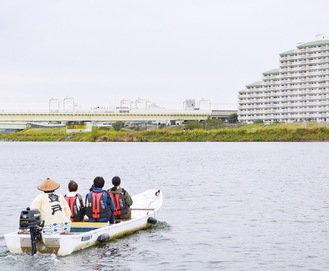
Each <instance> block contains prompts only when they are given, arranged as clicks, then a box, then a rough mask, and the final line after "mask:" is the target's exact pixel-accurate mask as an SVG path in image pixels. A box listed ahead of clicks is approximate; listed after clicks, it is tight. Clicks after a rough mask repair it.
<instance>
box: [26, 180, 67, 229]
mask: <svg viewBox="0 0 329 271" xmlns="http://www.w3.org/2000/svg"><path fill="white" fill-rule="evenodd" d="M59 187H60V184H58V183H56V182H55V181H53V180H51V179H49V178H47V179H46V180H44V181H43V182H42V183H41V184H40V185H39V186H38V189H39V190H40V191H43V192H44V193H42V194H39V195H38V196H36V197H35V199H34V200H33V201H32V203H31V205H30V209H31V210H33V209H36V210H39V212H40V220H41V221H44V222H45V223H44V226H43V228H42V233H43V234H46V235H49V234H61V233H64V232H69V231H70V224H71V221H70V216H71V210H70V207H69V205H68V204H67V201H66V200H65V198H64V197H63V196H62V195H59V194H57V193H55V190H57V189H58V188H59Z"/></svg>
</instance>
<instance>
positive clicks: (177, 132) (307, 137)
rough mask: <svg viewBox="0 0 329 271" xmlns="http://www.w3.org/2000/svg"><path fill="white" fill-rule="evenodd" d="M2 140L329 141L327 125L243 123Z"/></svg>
mask: <svg viewBox="0 0 329 271" xmlns="http://www.w3.org/2000/svg"><path fill="white" fill-rule="evenodd" d="M0 140H1V141H73V142H74V141H76V142H211V141H213V142H253V141H267V142H270V141H282V142H284V141H287V142H297V141H329V127H328V125H327V124H325V123H324V124H318V123H307V124H301V123H294V124H283V123H281V124H278V123H276V124H271V125H267V126H264V125H262V124H253V125H244V126H242V127H239V128H220V129H214V130H209V131H207V130H202V129H198V130H183V129H182V128H181V127H174V128H170V127H168V128H162V129H157V130H149V131H122V130H121V131H114V130H113V129H108V130H103V129H97V128H96V129H93V131H92V132H86V133H70V134H67V133H66V130H65V128H42V129H40V128H38V129H36V128H30V129H25V130H23V131H19V132H14V133H10V134H1V135H0Z"/></svg>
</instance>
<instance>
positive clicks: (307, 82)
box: [238, 34, 329, 123]
mask: <svg viewBox="0 0 329 271" xmlns="http://www.w3.org/2000/svg"><path fill="white" fill-rule="evenodd" d="M238 115H239V121H241V122H244V123H252V122H254V121H255V120H263V121H264V122H302V121H303V122H304V121H316V122H329V39H328V38H327V37H326V36H324V35H322V34H321V35H317V36H316V40H315V41H311V42H306V43H299V44H298V45H297V48H296V49H294V50H290V51H287V52H284V53H281V54H280V68H279V69H274V70H270V71H267V72H264V73H263V81H259V82H255V83H252V84H250V85H247V86H246V89H244V90H242V91H239V110H238Z"/></svg>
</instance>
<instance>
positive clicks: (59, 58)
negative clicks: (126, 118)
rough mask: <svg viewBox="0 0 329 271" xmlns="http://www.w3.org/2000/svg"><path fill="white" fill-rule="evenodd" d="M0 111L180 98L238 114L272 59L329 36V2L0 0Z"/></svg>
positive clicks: (167, 103)
mask: <svg viewBox="0 0 329 271" xmlns="http://www.w3.org/2000/svg"><path fill="white" fill-rule="evenodd" d="M0 4H1V6H0V91H1V96H0V110H1V109H2V110H7V109H9V108H11V109H12V108H14V109H18V110H21V109H30V108H31V109H40V108H42V109H43V108H45V109H48V105H49V100H50V99H51V98H56V99H58V100H59V101H60V102H62V101H63V99H64V98H65V97H70V98H73V99H74V101H75V103H76V104H77V105H78V108H91V107H95V106H102V107H108V106H118V105H119V104H120V100H122V99H124V98H125V99H129V100H132V101H135V100H136V99H138V98H141V99H147V100H149V101H151V102H155V103H157V104H158V105H161V106H164V107H167V108H177V109H181V108H182V104H183V101H184V100H185V99H189V98H192V99H195V100H196V102H198V101H200V100H201V99H207V100H210V101H211V107H212V109H237V107H238V99H237V97H238V91H239V90H242V89H244V87H245V85H247V84H249V83H253V82H255V81H259V80H261V79H262V72H265V71H268V70H271V69H273V68H278V64H279V53H281V52H285V51H288V50H290V49H294V48H296V44H297V43H298V42H306V41H311V40H314V37H315V35H316V34H320V33H322V34H326V35H327V34H329V16H328V10H329V1H328V0H313V1H309V0H298V1H297V0H276V1H264V0H227V1H226V0H194V1H193V0H161V1H157V0H144V1H139V0H122V1H110V0H88V1H86V0H74V1H72V0H65V1H64V0H56V1H44V0H43V1H41V0H40V1H35V0H29V1H26V0H19V1H18V0H10V1H8V0H0Z"/></svg>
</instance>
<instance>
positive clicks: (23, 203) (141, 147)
mask: <svg viewBox="0 0 329 271" xmlns="http://www.w3.org/2000/svg"><path fill="white" fill-rule="evenodd" d="M328 161H329V143H316V142H311V143H57V142H56V143H55V142H52V143H32V142H29V143H23V142H0V172H1V174H0V183H1V188H2V192H3V193H2V199H1V201H0V202H1V204H0V213H1V216H2V219H1V220H2V222H1V224H0V270H1V271H5V270H10V271H15V270H17V271H18V270H19V271H21V270H38V271H42V270H54V271H55V270H56V271H57V270H61V271H62V270H65V271H71V270H75V271H80V270H125V271H128V270H132V271H135V270H136V271H137V270H232V271H238V270H243V271H249V270H250V271H255V270H262V271H263V270H264V271H271V270H273V271H274V270H275V271H278V270H280V271H282V270H289V271H292V270H313V271H315V270H329V256H328V255H329V230H328V229H329V220H328V217H329V208H328V207H329V182H328V167H327V163H328ZM114 175H119V176H120V177H121V179H122V186H123V187H124V188H125V189H126V190H128V191H129V192H130V194H132V195H134V194H137V193H139V192H142V191H144V190H146V189H149V188H159V189H161V190H162V192H163V194H164V203H163V207H162V209H161V210H160V213H159V217H158V220H159V222H158V224H157V225H156V227H154V228H152V229H149V230H144V231H140V232H138V233H136V234H133V235H130V236H126V237H124V238H121V239H118V240H113V241H111V242H109V243H107V244H106V245H103V246H97V247H93V248H90V249H86V250H83V251H81V252H77V253H74V254H72V255H70V256H67V257H57V256H55V255H41V254H37V255H35V256H30V255H21V254H20V255H14V254H10V253H9V252H8V250H7V248H6V245H5V241H4V238H3V235H4V234H5V233H6V232H11V231H16V230H17V228H18V220H19V214H20V211H21V210H23V209H25V208H26V207H27V206H29V204H30V203H31V201H32V199H33V198H34V197H35V196H36V195H37V194H39V192H40V191H38V190H37V188H36V187H37V185H38V184H40V183H41V182H42V181H43V180H44V179H46V178H47V177H49V178H52V179H53V180H55V181H57V182H59V183H60V184H61V188H60V189H59V190H58V192H60V193H62V194H65V193H66V188H67V183H68V181H69V180H70V179H74V180H76V181H77V182H78V184H79V192H80V193H81V194H82V195H85V194H86V193H87V191H88V189H89V187H90V185H91V183H92V180H93V179H94V177H95V176H103V177H104V178H105V180H106V185H105V186H106V188H109V187H110V186H111V184H110V180H111V178H112V177H113V176H114Z"/></svg>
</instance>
